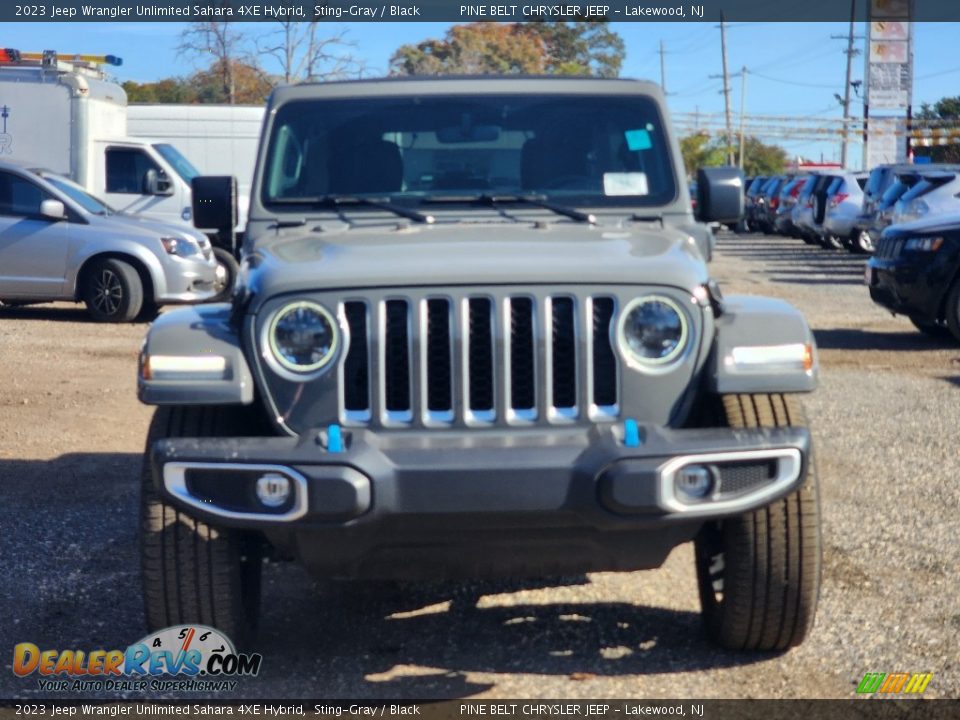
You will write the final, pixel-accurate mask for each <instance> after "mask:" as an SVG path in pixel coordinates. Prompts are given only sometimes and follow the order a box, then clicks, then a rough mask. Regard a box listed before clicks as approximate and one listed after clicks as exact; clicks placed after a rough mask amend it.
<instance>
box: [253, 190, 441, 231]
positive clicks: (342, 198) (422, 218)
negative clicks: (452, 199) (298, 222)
mask: <svg viewBox="0 0 960 720" xmlns="http://www.w3.org/2000/svg"><path fill="white" fill-rule="evenodd" d="M271 202H272V203H275V204H277V205H309V206H311V207H318V208H341V207H344V206H349V205H366V206H368V207H375V208H380V209H381V210H386V211H387V212H391V213H393V214H394V215H398V216H399V217H403V218H407V219H408V220H413V221H414V222H418V223H424V224H425V225H432V224H433V223H434V222H436V219H435V218H434V217H433V215H425V214H424V213H422V212H419V211H418V210H413V209H412V208H407V207H403V206H402V205H394V204H393V203H391V202H387V201H385V200H375V199H373V198H365V197H353V196H351V195H322V196H320V197H310V198H276V199H274V200H272V201H271Z"/></svg>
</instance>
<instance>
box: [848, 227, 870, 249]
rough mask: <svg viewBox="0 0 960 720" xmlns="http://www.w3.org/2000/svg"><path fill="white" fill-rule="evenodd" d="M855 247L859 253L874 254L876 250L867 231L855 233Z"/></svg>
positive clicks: (856, 231) (855, 231)
mask: <svg viewBox="0 0 960 720" xmlns="http://www.w3.org/2000/svg"><path fill="white" fill-rule="evenodd" d="M853 247H854V249H855V250H857V251H858V252H862V253H872V252H873V250H874V247H873V239H872V238H871V237H870V233H868V232H867V231H866V230H854V231H853Z"/></svg>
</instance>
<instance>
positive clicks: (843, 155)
mask: <svg viewBox="0 0 960 720" xmlns="http://www.w3.org/2000/svg"><path fill="white" fill-rule="evenodd" d="M856 16H857V0H850V30H849V31H848V32H847V34H846V35H831V36H830V37H831V39H834V40H846V41H847V50H846V53H847V79H846V82H845V83H844V86H843V140H842V142H841V144H840V165H841V166H842V167H844V168H846V167H847V145H848V143H849V142H850V121H851V117H850V87H851V84H852V82H853V58H854V56H855V55H857V54H858V51H857V50H856V49H854V47H853V41H854V40H857V39H860V38H859V37H857V36H855V35H854V34H853V29H854V25H855V24H856Z"/></svg>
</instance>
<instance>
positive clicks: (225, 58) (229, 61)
mask: <svg viewBox="0 0 960 720" xmlns="http://www.w3.org/2000/svg"><path fill="white" fill-rule="evenodd" d="M246 44H247V38H246V36H245V35H244V33H243V32H242V31H240V30H238V29H237V28H236V27H234V25H233V23H229V22H216V21H210V22H195V23H191V24H190V27H188V28H187V29H186V30H184V31H183V32H182V33H181V34H180V45H179V46H178V47H177V51H178V52H181V53H184V54H187V55H193V56H199V57H209V56H212V57H213V62H212V63H211V66H210V67H211V70H213V71H214V72H216V73H217V74H218V75H219V77H220V80H221V84H222V87H223V95H224V97H225V98H226V100H227V102H228V103H230V104H231V105H233V104H235V103H236V99H237V87H236V78H235V76H234V70H235V67H234V65H235V63H236V62H237V61H238V59H239V58H240V56H241V55H242V54H243V53H244V51H245V48H246Z"/></svg>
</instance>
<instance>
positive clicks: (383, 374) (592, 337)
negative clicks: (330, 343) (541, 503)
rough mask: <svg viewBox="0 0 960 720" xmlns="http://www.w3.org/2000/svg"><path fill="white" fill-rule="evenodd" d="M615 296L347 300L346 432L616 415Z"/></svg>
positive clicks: (344, 314)
mask: <svg viewBox="0 0 960 720" xmlns="http://www.w3.org/2000/svg"><path fill="white" fill-rule="evenodd" d="M616 307H617V301H616V299H615V297H614V296H612V295H602V294H601V295H590V296H585V297H578V296H575V295H573V294H553V295H544V296H535V295H531V294H519V293H514V294H510V295H508V296H506V297H501V298H494V297H492V296H490V295H485V294H479V293H472V294H464V295H462V296H451V295H441V294H436V295H433V294H429V293H425V294H423V295H421V296H416V295H414V296H411V295H405V296H400V297H397V296H388V297H386V298H384V299H380V300H352V299H351V300H347V301H345V302H343V303H342V317H343V318H344V319H345V320H346V324H347V327H348V331H349V349H348V351H347V354H346V356H345V357H344V359H343V361H342V363H341V367H340V384H341V385H340V386H341V392H340V414H341V419H342V421H343V422H344V424H346V425H354V426H356V425H368V424H372V425H381V426H387V427H410V426H419V427H448V426H473V427H476V426H484V425H494V424H508V425H524V424H537V423H547V424H550V423H572V422H577V421H586V420H589V421H597V420H604V419H608V420H612V419H614V418H616V417H617V415H618V412H619V408H618V396H619V378H618V363H617V359H616V356H615V351H614V348H613V344H612V335H613V333H612V327H611V325H612V323H613V322H614V319H615V317H616Z"/></svg>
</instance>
